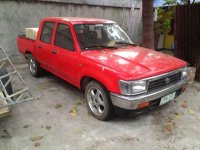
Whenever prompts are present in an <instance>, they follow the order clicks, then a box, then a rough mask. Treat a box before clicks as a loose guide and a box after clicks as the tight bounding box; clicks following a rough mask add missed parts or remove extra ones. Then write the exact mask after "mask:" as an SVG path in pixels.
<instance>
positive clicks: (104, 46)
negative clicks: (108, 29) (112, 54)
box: [83, 45, 117, 50]
mask: <svg viewBox="0 0 200 150" xmlns="http://www.w3.org/2000/svg"><path fill="white" fill-rule="evenodd" d="M91 48H110V49H114V48H117V47H116V46H106V45H91V46H87V47H83V49H85V50H88V49H91Z"/></svg>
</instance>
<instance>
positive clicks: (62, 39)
mask: <svg viewBox="0 0 200 150" xmlns="http://www.w3.org/2000/svg"><path fill="white" fill-rule="evenodd" d="M54 44H55V46H58V47H61V48H64V49H67V50H71V51H74V42H73V39H72V34H71V31H70V28H69V26H68V25H66V24H58V26H57V29H56V35H55V43H54Z"/></svg>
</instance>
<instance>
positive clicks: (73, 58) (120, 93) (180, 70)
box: [17, 17, 188, 120]
mask: <svg viewBox="0 0 200 150" xmlns="http://www.w3.org/2000/svg"><path fill="white" fill-rule="evenodd" d="M17 43H18V49H19V51H20V52H21V53H22V54H23V55H24V56H25V58H26V59H27V60H28V64H29V70H30V73H31V74H32V76H34V77H39V76H40V75H41V73H42V70H43V69H45V70H47V71H49V72H51V73H53V74H55V75H56V76H58V77H60V78H62V79H64V80H65V81H67V82H69V83H71V84H73V85H74V86H76V87H78V88H79V89H81V90H83V91H84V92H85V99H86V101H87V106H88V109H89V111H90V113H91V114H92V115H93V116H94V117H95V118H97V119H99V120H108V119H110V118H111V117H112V116H113V114H114V108H120V109H122V110H140V109H142V108H148V107H150V108H151V107H154V106H161V105H163V104H165V103H167V102H169V101H171V100H174V99H175V98H176V97H177V96H178V95H180V94H181V93H182V92H183V91H184V90H185V88H186V86H187V80H188V68H187V64H186V62H184V61H182V60H180V59H178V58H175V57H172V56H169V55H166V54H163V53H160V52H157V51H155V50H150V49H146V48H144V47H139V46H137V45H135V44H134V43H133V42H132V41H131V39H130V38H129V37H128V35H127V34H126V33H125V32H124V31H123V30H122V29H121V28H120V27H119V26H118V25H117V24H116V23H115V22H113V21H110V20H103V19H94V18H73V17H72V18H70V17H50V18H44V19H43V20H42V21H41V23H40V27H39V29H38V32H37V36H36V39H30V38H28V37H27V36H24V35H20V36H18V38H17Z"/></svg>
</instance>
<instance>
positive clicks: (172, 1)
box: [164, 0, 196, 6]
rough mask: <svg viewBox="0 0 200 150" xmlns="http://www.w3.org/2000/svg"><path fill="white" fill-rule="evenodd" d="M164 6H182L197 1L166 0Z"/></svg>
mask: <svg viewBox="0 0 200 150" xmlns="http://www.w3.org/2000/svg"><path fill="white" fill-rule="evenodd" d="M164 2H165V3H164V6H166V5H167V6H171V5H181V4H187V5H189V4H193V3H195V2H196V0H164Z"/></svg>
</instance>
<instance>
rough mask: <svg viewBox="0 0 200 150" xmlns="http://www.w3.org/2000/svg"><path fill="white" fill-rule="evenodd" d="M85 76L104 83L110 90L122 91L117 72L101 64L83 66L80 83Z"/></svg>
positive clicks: (114, 91)
mask: <svg viewBox="0 0 200 150" xmlns="http://www.w3.org/2000/svg"><path fill="white" fill-rule="evenodd" d="M83 77H90V78H93V79H95V80H97V81H98V82H100V83H101V84H103V85H104V86H105V87H106V88H107V90H108V91H109V92H113V93H120V90H119V85H118V80H119V77H117V75H116V73H115V72H113V71H111V70H109V68H105V67H102V66H100V65H94V66H90V67H82V69H81V71H80V74H79V79H80V80H79V83H80V82H81V79H82V78H83Z"/></svg>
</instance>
